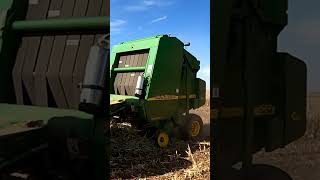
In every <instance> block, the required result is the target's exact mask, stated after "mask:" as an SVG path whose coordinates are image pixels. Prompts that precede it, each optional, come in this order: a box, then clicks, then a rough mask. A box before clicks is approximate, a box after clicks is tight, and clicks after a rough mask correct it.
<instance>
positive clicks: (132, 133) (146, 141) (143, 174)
mask: <svg viewBox="0 0 320 180" xmlns="http://www.w3.org/2000/svg"><path fill="white" fill-rule="evenodd" d="M204 127H205V128H208V127H207V125H205V126H204ZM208 139H209V137H208V136H204V137H203V138H199V139H195V140H189V141H182V140H178V139H173V140H172V142H171V144H170V146H169V147H168V148H165V149H163V148H159V147H157V146H156V144H155V141H154V140H152V139H151V138H147V137H145V136H141V135H138V133H137V132H136V130H135V129H134V128H131V127H130V126H128V125H123V124H120V125H119V124H117V125H114V126H112V127H111V155H112V157H111V161H110V167H111V178H116V179H119V178H120V179H130V178H134V179H136V178H147V177H150V176H158V175H163V174H166V173H169V172H173V171H178V170H180V169H186V168H188V167H190V166H191V165H192V162H191V161H190V160H188V158H187V157H188V153H187V152H188V147H190V148H189V149H190V151H191V152H192V153H193V152H195V151H196V150H199V146H200V145H199V142H200V141H201V142H202V141H206V140H208Z"/></svg>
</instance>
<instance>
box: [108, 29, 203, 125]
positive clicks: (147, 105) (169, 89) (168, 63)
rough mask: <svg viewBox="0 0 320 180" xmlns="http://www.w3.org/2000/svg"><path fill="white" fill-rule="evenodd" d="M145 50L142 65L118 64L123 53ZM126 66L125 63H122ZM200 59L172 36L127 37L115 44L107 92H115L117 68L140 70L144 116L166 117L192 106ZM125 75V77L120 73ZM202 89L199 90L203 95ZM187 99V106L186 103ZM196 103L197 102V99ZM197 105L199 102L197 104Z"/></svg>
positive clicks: (119, 69)
mask: <svg viewBox="0 0 320 180" xmlns="http://www.w3.org/2000/svg"><path fill="white" fill-rule="evenodd" d="M141 50H147V51H148V58H147V62H146V64H145V65H144V66H143V67H141V66H140V67H139V66H135V67H132V66H130V67H122V65H123V64H121V66H120V64H119V62H120V61H121V62H122V61H123V60H122V59H121V60H120V55H121V54H123V53H125V52H126V53H128V52H130V54H134V53H138V52H140V51H141ZM126 65H127V66H129V65H128V64H126ZM199 69H200V62H199V61H198V60H197V59H196V58H195V57H194V56H192V55H191V54H190V53H189V52H187V51H186V50H185V49H184V44H183V43H182V42H181V41H180V40H179V39H177V38H175V37H169V36H167V35H158V36H154V37H149V38H144V39H139V40H135V41H128V42H124V43H120V44H118V45H115V46H114V47H113V49H112V54H111V60H110V78H111V79H110V88H111V89H110V92H111V94H113V93H116V92H115V90H114V83H115V81H116V74H117V73H120V72H135V71H143V72H144V78H145V89H144V90H145V96H144V97H143V98H142V99H143V100H144V103H143V107H144V109H145V110H146V115H145V116H146V117H147V118H148V120H166V119H170V118H174V117H176V116H177V114H182V113H184V112H186V111H187V110H189V109H191V108H193V107H195V106H194V105H195V101H196V100H195V99H197V98H200V97H199V95H200V94H199V91H197V89H198V85H200V84H199V83H198V81H197V80H196V73H197V71H198V70H199ZM124 78H126V77H124ZM204 94H205V93H203V94H201V95H202V96H203V99H204V98H205V97H204V96H205V95H204ZM187 99H189V101H188V106H187ZM198 103H199V102H198ZM198 105H199V104H198Z"/></svg>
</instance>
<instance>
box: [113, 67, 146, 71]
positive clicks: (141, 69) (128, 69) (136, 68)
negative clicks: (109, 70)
mask: <svg viewBox="0 0 320 180" xmlns="http://www.w3.org/2000/svg"><path fill="white" fill-rule="evenodd" d="M145 69H146V68H145V67H127V68H114V69H113V71H114V72H131V71H144V70H145Z"/></svg>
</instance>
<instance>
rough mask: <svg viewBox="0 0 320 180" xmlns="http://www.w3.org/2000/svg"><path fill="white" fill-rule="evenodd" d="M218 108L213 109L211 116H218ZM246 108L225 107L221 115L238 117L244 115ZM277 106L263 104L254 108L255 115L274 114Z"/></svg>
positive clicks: (222, 116) (223, 116)
mask: <svg viewBox="0 0 320 180" xmlns="http://www.w3.org/2000/svg"><path fill="white" fill-rule="evenodd" d="M218 112H219V110H218V109H211V117H212V118H217V117H218ZM243 113H244V109H243V108H241V107H223V108H222V109H221V113H220V117H221V118H237V117H241V116H243ZM274 114H275V107H274V106H273V105H271V104H262V105H259V106H256V107H255V108H254V115H255V116H266V115H274Z"/></svg>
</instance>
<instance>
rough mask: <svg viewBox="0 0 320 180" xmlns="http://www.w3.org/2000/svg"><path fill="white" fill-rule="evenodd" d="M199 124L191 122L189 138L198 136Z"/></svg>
mask: <svg viewBox="0 0 320 180" xmlns="http://www.w3.org/2000/svg"><path fill="white" fill-rule="evenodd" d="M200 128H201V127H200V123H199V122H198V121H193V122H192V123H191V136H192V137H195V136H198V135H199V132H200Z"/></svg>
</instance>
